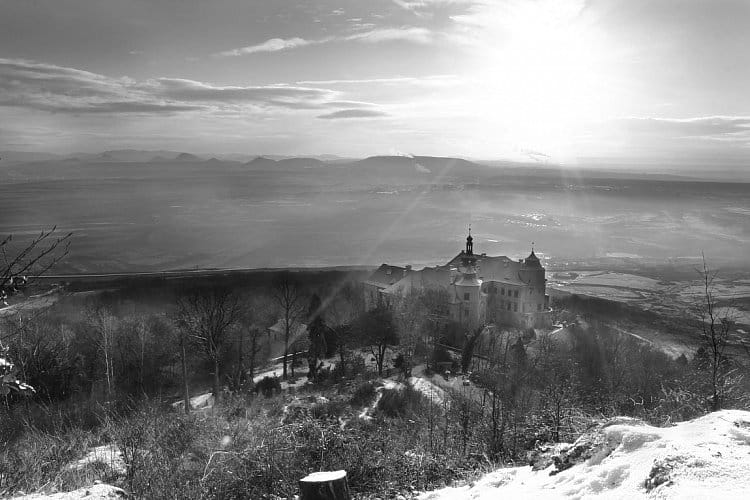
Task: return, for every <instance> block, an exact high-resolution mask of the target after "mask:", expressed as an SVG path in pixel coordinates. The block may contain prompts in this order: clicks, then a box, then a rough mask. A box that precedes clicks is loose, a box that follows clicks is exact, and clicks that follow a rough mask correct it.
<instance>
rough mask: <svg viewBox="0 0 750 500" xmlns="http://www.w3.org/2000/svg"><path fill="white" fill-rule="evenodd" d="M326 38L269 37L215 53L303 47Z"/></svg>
mask: <svg viewBox="0 0 750 500" xmlns="http://www.w3.org/2000/svg"><path fill="white" fill-rule="evenodd" d="M325 41H326V39H321V40H305V39H304V38H298V37H294V38H271V39H270V40H266V41H265V42H263V43H259V44H257V45H248V46H247V47H241V48H239V49H231V50H226V51H224V52H219V53H218V54H217V55H219V56H223V57H232V56H244V55H248V54H256V53H258V52H279V51H281V50H289V49H296V48H297V47H304V46H306V45H313V44H317V43H324V42H325Z"/></svg>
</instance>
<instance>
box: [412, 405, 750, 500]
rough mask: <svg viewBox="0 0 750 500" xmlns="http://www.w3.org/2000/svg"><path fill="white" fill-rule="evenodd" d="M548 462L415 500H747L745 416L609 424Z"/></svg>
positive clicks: (749, 431)
mask: <svg viewBox="0 0 750 500" xmlns="http://www.w3.org/2000/svg"><path fill="white" fill-rule="evenodd" d="M549 458H551V459H552V462H554V463H551V464H550V465H549V466H548V467H546V468H544V469H541V470H534V468H532V467H531V466H526V467H513V468H506V469H499V470H496V471H495V472H492V473H490V474H487V475H485V476H484V477H483V478H482V479H480V480H478V481H477V482H476V483H474V484H473V485H468V486H463V487H457V488H444V489H441V490H437V491H431V492H427V493H423V494H422V495H421V496H420V497H419V498H420V500H448V499H451V500H453V499H462V500H490V499H496V498H534V499H553V498H581V499H583V498H608V499H615V498H617V499H620V498H622V499H633V498H660V499H671V498H674V499H677V498H679V499H687V498H695V499H698V498H701V499H705V498H722V499H726V498H747V496H746V495H747V492H748V488H750V412H746V411H739V410H724V411H721V412H716V413H712V414H710V415H706V416H704V417H701V418H698V419H695V420H692V421H688V422H682V423H679V424H677V425H675V426H673V427H668V428H659V427H651V426H649V425H646V424H644V423H643V422H641V421H639V420H635V419H629V418H616V419H613V420H610V421H609V422H607V423H605V424H602V425H600V426H598V427H597V428H595V429H593V430H591V431H590V432H587V433H586V434H584V435H583V436H581V437H580V438H579V439H578V440H577V441H576V442H575V443H574V444H573V445H570V446H566V447H563V448H562V449H561V450H560V451H559V452H558V453H557V454H555V455H554V456H552V457H549ZM566 467H567V468H566ZM535 468H537V469H539V467H535Z"/></svg>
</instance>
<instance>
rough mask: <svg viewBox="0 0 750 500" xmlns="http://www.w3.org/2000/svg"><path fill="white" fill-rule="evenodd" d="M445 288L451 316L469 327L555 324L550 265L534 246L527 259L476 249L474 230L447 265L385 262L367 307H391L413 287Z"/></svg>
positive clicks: (370, 283) (373, 279) (368, 286)
mask: <svg viewBox="0 0 750 500" xmlns="http://www.w3.org/2000/svg"><path fill="white" fill-rule="evenodd" d="M426 289H444V290H446V291H447V294H448V301H447V304H446V309H447V313H448V317H449V318H450V319H451V320H453V321H457V322H459V323H461V324H463V325H465V326H466V327H467V328H476V327H479V326H483V325H486V324H491V323H494V324H499V325H512V326H518V327H523V328H542V327H548V326H549V325H550V324H551V318H550V310H549V295H547V293H546V292H547V279H546V278H545V269H544V267H543V266H542V264H541V262H540V261H539V258H538V257H537V256H536V254H535V253H534V249H533V247H532V249H531V254H530V255H529V256H528V257H526V258H525V259H518V260H517V261H516V260H513V259H510V258H508V257H506V256H504V255H503V256H499V257H491V256H488V255H487V254H480V255H477V254H475V253H474V238H472V236H471V229H469V235H468V236H467V238H466V249H465V250H461V252H460V253H459V254H458V255H456V256H455V257H453V258H452V259H451V260H450V261H448V263H447V264H445V265H442V266H436V267H425V268H424V269H421V270H419V271H415V270H412V268H411V266H405V267H399V266H391V265H388V264H383V265H381V266H380V267H379V268H378V269H377V270H376V271H375V272H374V273H373V274H372V275H371V276H370V277H369V278H368V279H367V280H366V281H365V282H364V294H365V297H364V299H365V307H366V308H367V309H368V310H369V309H373V308H375V307H377V306H379V305H383V306H388V305H389V304H390V303H391V302H392V299H393V298H394V297H403V296H406V295H407V294H409V293H410V292H412V291H422V290H426Z"/></svg>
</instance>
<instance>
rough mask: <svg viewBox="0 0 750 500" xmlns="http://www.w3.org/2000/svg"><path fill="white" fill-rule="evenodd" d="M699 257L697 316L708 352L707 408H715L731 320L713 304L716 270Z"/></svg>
mask: <svg viewBox="0 0 750 500" xmlns="http://www.w3.org/2000/svg"><path fill="white" fill-rule="evenodd" d="M702 257H703V267H702V268H701V269H700V270H699V272H700V275H701V288H702V295H703V302H702V304H701V305H700V308H699V314H700V318H701V328H702V332H701V341H702V346H703V348H704V349H705V350H706V351H707V354H708V360H707V362H708V370H709V373H710V377H711V380H710V383H711V392H712V395H711V411H718V410H720V409H721V408H722V405H723V404H724V398H725V395H726V391H727V387H726V385H727V381H728V376H729V372H730V370H729V362H728V360H727V358H726V356H725V352H726V348H727V345H728V344H729V335H730V333H731V329H732V325H733V322H732V321H731V318H730V317H729V315H728V314H727V313H726V311H721V310H719V308H718V307H717V299H716V295H715V293H714V279H715V278H716V272H715V271H711V270H710V269H709V267H708V264H707V263H706V256H705V255H702Z"/></svg>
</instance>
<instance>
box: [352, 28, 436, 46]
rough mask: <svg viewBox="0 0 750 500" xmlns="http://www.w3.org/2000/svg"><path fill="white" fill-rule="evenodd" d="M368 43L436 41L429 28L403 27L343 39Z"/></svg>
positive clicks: (358, 34)
mask: <svg viewBox="0 0 750 500" xmlns="http://www.w3.org/2000/svg"><path fill="white" fill-rule="evenodd" d="M343 39H344V40H354V41H360V42H366V43H381V42H392V41H396V40H404V41H408V42H415V43H425V44H426V43H430V42H431V41H433V40H434V35H433V32H432V31H430V30H428V29H427V28H417V27H401V28H378V29H374V30H370V31H363V32H361V33H355V34H353V35H349V36H346V37H344V38H343Z"/></svg>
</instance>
